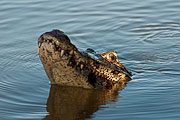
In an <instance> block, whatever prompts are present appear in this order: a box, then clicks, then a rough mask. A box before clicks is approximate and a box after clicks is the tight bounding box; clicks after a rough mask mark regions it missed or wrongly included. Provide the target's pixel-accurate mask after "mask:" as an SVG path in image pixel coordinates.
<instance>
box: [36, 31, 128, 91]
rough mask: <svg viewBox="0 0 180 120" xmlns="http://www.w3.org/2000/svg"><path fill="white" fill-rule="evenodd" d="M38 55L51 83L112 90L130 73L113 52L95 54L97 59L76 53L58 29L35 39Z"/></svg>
mask: <svg viewBox="0 0 180 120" xmlns="http://www.w3.org/2000/svg"><path fill="white" fill-rule="evenodd" d="M38 46H39V48H38V54H39V56H40V60H41V62H42V63H43V66H44V68H45V71H46V73H47V75H48V77H49V79H50V81H51V83H52V84H60V85H65V86H79V87H83V88H105V89H114V86H117V84H121V85H122V84H126V83H127V82H128V81H129V80H131V78H130V75H131V73H130V72H129V71H128V70H127V69H126V68H125V67H124V66H123V65H122V64H121V63H119V61H118V59H117V54H116V53H114V52H108V53H104V54H99V55H97V56H99V57H100V58H102V59H100V60H96V59H94V58H91V57H90V56H89V55H88V54H86V53H82V52H80V51H79V50H78V49H77V48H76V47H75V46H74V45H73V44H72V43H71V42H70V40H69V38H68V37H67V35H65V34H64V33H63V32H62V31H59V30H53V31H52V32H46V33H44V34H42V35H41V36H40V37H39V39H38Z"/></svg>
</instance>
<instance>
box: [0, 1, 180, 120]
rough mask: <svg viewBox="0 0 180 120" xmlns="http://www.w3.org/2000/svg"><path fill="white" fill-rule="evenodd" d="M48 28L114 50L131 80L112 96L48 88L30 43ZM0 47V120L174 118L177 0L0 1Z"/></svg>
mask: <svg viewBox="0 0 180 120" xmlns="http://www.w3.org/2000/svg"><path fill="white" fill-rule="evenodd" d="M54 28H56V29H61V30H63V31H64V32H65V33H66V34H67V35H68V36H69V37H70V39H71V40H72V42H73V43H74V44H75V45H77V46H78V48H81V49H85V48H92V49H95V50H96V51H98V52H100V53H101V52H106V51H109V50H113V51H117V52H118V55H119V59H120V61H121V62H122V63H123V64H124V65H125V66H126V67H127V68H128V69H129V70H131V71H132V72H133V74H134V75H133V80H132V81H130V82H129V83H128V84H127V86H126V87H125V89H123V90H122V91H119V92H118V93H117V94H116V95H113V96H105V95H104V93H103V92H102V91H93V90H92V91H88V90H82V89H80V88H71V87H57V86H51V85H50V84H49V80H48V77H47V75H46V73H45V71H44V68H43V66H42V64H41V62H40V59H39V57H38V54H37V39H38V37H39V36H40V35H41V34H42V33H43V32H46V31H50V30H52V29H54ZM0 50H1V52H0V70H1V71H0V119H1V120H16V119H17V120H26V119H28V120H29V119H32V120H36V119H45V120H48V119H54V120H55V119H63V120H64V119H67V120H68V119H73V118H77V119H85V118H90V119H98V120H102V119H103V120H105V119H107V120H116V119H117V120H119V119H131V120H133V119H142V120H144V119H146V120H152V119H163V120H178V119H179V118H180V114H179V110H180V1H179V0H144V1H143V0H112V1H110V0H109V1H108V0H91V1H84V0H79V1H73V0H70V1H58V0H54V1H48V0H1V1H0ZM63 91H64V92H63ZM72 91H75V92H72ZM79 92H80V93H82V94H81V95H79V94H78V93H79Z"/></svg>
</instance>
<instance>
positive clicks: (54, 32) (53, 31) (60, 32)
mask: <svg viewBox="0 0 180 120" xmlns="http://www.w3.org/2000/svg"><path fill="white" fill-rule="evenodd" d="M51 33H52V34H54V35H59V34H62V33H64V32H62V31H60V30H56V29H54V30H52V31H51Z"/></svg>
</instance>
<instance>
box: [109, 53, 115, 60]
mask: <svg viewBox="0 0 180 120" xmlns="http://www.w3.org/2000/svg"><path fill="white" fill-rule="evenodd" d="M107 59H108V60H110V61H113V60H115V56H114V54H112V53H111V54H109V55H107Z"/></svg>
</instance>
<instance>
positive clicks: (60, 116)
mask: <svg viewBox="0 0 180 120" xmlns="http://www.w3.org/2000/svg"><path fill="white" fill-rule="evenodd" d="M116 87H117V86H116ZM122 88H123V86H121V87H120V89H122ZM117 99H118V91H117V90H115V91H114V90H113V91H112V90H111V91H105V90H97V89H96V90H92V89H83V88H78V87H64V86H58V85H52V86H51V89H50V94H49V98H48V100H47V111H48V112H49V115H47V116H46V117H45V118H44V120H50V119H51V120H72V119H73V120H74V119H85V118H91V117H92V114H93V113H94V112H96V111H97V110H99V108H100V107H101V105H104V104H107V103H108V104H109V103H110V104H112V103H114V101H117Z"/></svg>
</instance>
